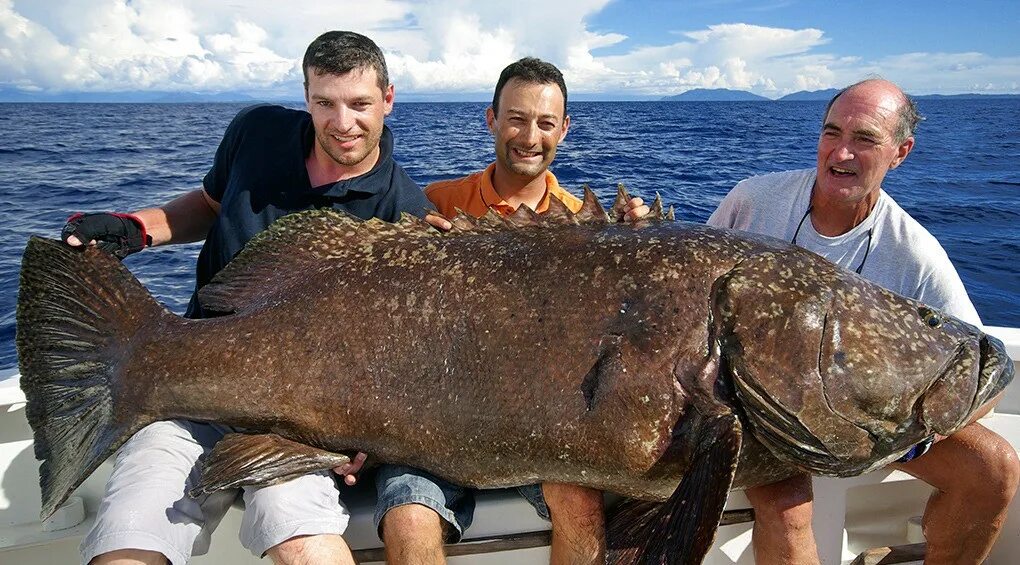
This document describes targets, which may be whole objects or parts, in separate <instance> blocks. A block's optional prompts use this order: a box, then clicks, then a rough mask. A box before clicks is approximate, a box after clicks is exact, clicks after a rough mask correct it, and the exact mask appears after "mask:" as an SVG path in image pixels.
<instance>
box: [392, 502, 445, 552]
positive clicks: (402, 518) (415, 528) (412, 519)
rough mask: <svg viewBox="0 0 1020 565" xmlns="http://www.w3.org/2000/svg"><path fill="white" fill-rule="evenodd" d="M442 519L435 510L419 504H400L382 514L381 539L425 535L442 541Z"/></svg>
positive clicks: (437, 541)
mask: <svg viewBox="0 0 1020 565" xmlns="http://www.w3.org/2000/svg"><path fill="white" fill-rule="evenodd" d="M443 523H444V522H443V520H442V518H440V517H439V514H437V513H436V511H435V510H433V509H431V508H429V507H428V506H424V505H421V504H402V505H400V506H396V507H394V508H391V509H390V510H389V511H387V512H386V514H385V515H383V518H382V522H380V527H381V529H382V534H383V540H384V541H386V542H387V543H390V542H391V541H392V540H394V539H396V538H407V537H409V536H414V537H416V538H417V537H426V538H435V539H434V541H435V542H436V543H439V544H440V545H441V544H442V542H443V537H444V535H443Z"/></svg>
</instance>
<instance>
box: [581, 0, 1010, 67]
mask: <svg viewBox="0 0 1020 565" xmlns="http://www.w3.org/2000/svg"><path fill="white" fill-rule="evenodd" d="M589 22H590V23H591V24H592V27H593V28H594V29H596V30H599V31H613V30H628V31H627V32H626V33H628V36H629V39H628V40H627V41H625V42H623V43H621V44H619V45H618V46H614V47H613V48H610V50H611V51H614V52H617V53H619V52H623V50H626V49H628V48H633V47H634V46H636V45H641V44H660V43H665V42H668V41H670V36H671V35H675V34H676V33H678V32H683V31H690V30H696V29H702V28H705V27H707V26H709V25H713V24H720V23H737V22H741V23H748V24H755V25H760V26H766V27H776V28H793V29H802V28H817V29H821V30H823V31H824V32H825V36H826V38H828V39H829V43H828V44H827V46H826V49H827V50H829V51H832V52H836V53H843V54H848V55H849V54H853V55H857V56H860V57H864V58H868V59H874V58H878V57H881V56H883V55H890V54H895V53H906V52H911V51H948V52H967V51H979V52H982V53H985V54H988V55H996V56H1013V57H1016V56H1018V55H1020V40H1018V39H1017V37H1018V36H1020V2H1017V1H1016V0H995V1H988V0H968V1H964V0H960V1H948V0H928V1H917V0H886V1H874V0H867V1H857V2H838V1H834V0H829V1H821V0H813V1H794V0H761V1H753V2H752V1H745V0H692V1H666V0H645V1H636V0H623V1H617V2H612V3H610V4H609V5H607V6H606V7H605V8H604V9H603V10H601V11H600V12H598V13H597V14H595V15H594V16H593V17H592V18H590V20H589ZM607 51H609V50H607Z"/></svg>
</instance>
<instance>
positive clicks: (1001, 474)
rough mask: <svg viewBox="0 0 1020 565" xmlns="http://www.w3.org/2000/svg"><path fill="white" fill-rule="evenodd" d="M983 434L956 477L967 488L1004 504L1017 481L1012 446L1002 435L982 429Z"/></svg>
mask: <svg viewBox="0 0 1020 565" xmlns="http://www.w3.org/2000/svg"><path fill="white" fill-rule="evenodd" d="M985 431H986V432H987V434H983V435H984V437H982V438H981V439H980V441H979V442H978V443H977V446H978V449H977V450H976V451H974V452H972V457H970V458H969V459H970V461H969V463H970V464H969V465H968V467H970V468H967V469H966V470H965V472H961V473H960V474H959V477H960V480H961V481H965V482H966V483H967V487H968V490H973V491H975V492H981V493H984V496H985V497H987V498H988V499H989V501H990V502H993V503H996V504H1002V505H1007V504H1009V501H1011V500H1012V499H1013V495H1014V494H1016V491H1017V485H1018V484H1020V460H1018V458H1017V453H1016V450H1015V449H1013V446H1012V445H1010V443H1009V442H1008V441H1006V440H1005V439H1004V438H1003V437H1002V436H1000V435H998V434H996V433H994V432H991V431H990V430H985Z"/></svg>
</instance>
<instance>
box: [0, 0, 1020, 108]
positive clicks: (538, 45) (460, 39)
mask: <svg viewBox="0 0 1020 565" xmlns="http://www.w3.org/2000/svg"><path fill="white" fill-rule="evenodd" d="M608 2H609V0H560V1H556V2H553V1H550V0H515V1H514V2H513V3H512V8H513V9H509V8H508V5H507V4H505V3H498V4H497V3H489V2H475V1H470V0H375V1H371V2H364V1H358V2H354V1H351V0H344V1H333V2H320V3H313V4H306V5H302V6H301V7H299V8H296V7H294V6H293V5H291V4H290V3H287V2H280V1H279V0H236V1H234V2H208V1H206V0H0V86H6V87H12V86H13V87H17V88H21V89H24V90H28V91H40V90H41V91H124V90H145V89H148V90H183V91H220V90H239V91H250V92H286V93H290V94H299V93H300V83H301V73H300V57H301V56H302V54H303V52H304V49H305V47H306V46H307V44H308V42H309V41H310V40H311V39H312V38H313V37H314V36H316V35H318V34H319V33H321V32H323V31H326V30H329V29H353V30H356V31H360V32H362V33H365V34H366V35H369V36H370V37H372V38H373V39H375V40H376V41H377V42H378V43H379V45H380V46H382V47H383V48H384V50H385V51H386V53H387V60H388V62H389V64H390V69H391V75H392V79H393V81H394V83H395V84H396V85H397V90H398V92H400V93H405V94H406V93H408V92H420V93H442V92H488V91H489V90H490V89H491V88H492V85H493V84H494V82H495V80H496V78H497V76H498V74H499V71H500V70H501V69H502V68H503V67H504V66H505V65H506V64H508V63H509V62H511V61H513V60H516V59H517V58H520V57H522V56H525V55H533V56H538V57H541V58H543V59H546V60H549V61H552V62H554V63H556V64H557V65H559V66H560V68H561V69H563V71H564V75H565V76H566V78H567V82H568V86H569V88H570V90H571V92H572V93H582V92H588V93H593V92H603V93H626V94H631V95H634V94H644V95H650V96H661V95H667V94H674V93H677V92H682V91H684V90H688V89H691V88H696V87H708V88H716V87H726V88H739V89H748V90H753V91H755V92H758V93H762V94H767V95H770V96H778V95H782V94H785V93H788V92H792V91H796V90H815V89H820V88H827V87H832V86H842V85H845V84H848V83H850V82H853V81H855V80H857V79H859V78H861V77H863V76H867V75H869V74H881V75H883V76H886V77H887V78H890V79H892V80H895V81H897V82H900V83H901V84H903V85H904V86H905V87H906V88H907V89H908V90H910V91H913V92H917V93H925V92H936V91H937V92H958V91H968V90H974V89H981V90H988V91H999V92H1002V91H1008V92H1017V91H1018V86H1017V80H1016V77H1017V76H1020V57H991V56H988V55H985V54H982V53H906V54H897V55H890V56H887V57H883V58H880V59H877V60H861V59H860V58H858V57H856V56H855V54H853V53H847V54H834V53H830V52H827V51H826V50H827V49H829V48H830V46H829V40H828V38H827V37H826V34H825V33H824V31H823V30H819V29H812V28H807V29H785V28H777V27H766V26H756V25H750V24H745V23H720V24H718V25H712V26H708V27H706V28H704V29H693V30H685V31H681V32H677V33H675V34H674V35H673V36H672V37H670V38H669V41H665V42H659V43H655V44H648V43H645V44H637V41H636V40H635V39H633V38H630V37H628V36H627V35H626V34H627V33H628V31H630V30H626V29H613V30H605V29H602V30H595V29H593V28H592V27H591V26H590V24H589V23H588V22H589V21H590V19H591V18H592V16H594V15H595V14H597V13H599V12H600V11H601V10H602V9H603V8H605V6H606V4H608ZM607 48H609V49H608V50H609V52H612V53H613V54H610V55H606V54H603V53H605V52H606V51H607ZM1007 79H1008V80H1007Z"/></svg>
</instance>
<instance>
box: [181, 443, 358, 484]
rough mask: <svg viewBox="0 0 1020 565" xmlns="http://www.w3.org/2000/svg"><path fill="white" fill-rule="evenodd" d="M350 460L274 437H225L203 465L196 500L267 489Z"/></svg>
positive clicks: (336, 454) (344, 456)
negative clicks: (226, 492)
mask: <svg viewBox="0 0 1020 565" xmlns="http://www.w3.org/2000/svg"><path fill="white" fill-rule="evenodd" d="M350 460H351V459H350V457H347V456H346V455H343V454H340V453H333V452H330V451H326V450H323V449H318V448H315V447H311V446H309V445H305V444H303V443H298V442H296V441H291V440H289V439H285V438H283V437H280V436H278V435H276V434H259V435H253V434H227V435H225V436H223V439H221V440H220V441H219V442H217V443H216V446H215V447H213V450H212V453H210V454H209V456H208V457H207V458H206V459H205V460H204V461H203V463H202V478H201V480H200V482H199V484H198V486H197V487H195V488H194V489H192V490H191V492H190V493H189V494H190V495H191V496H199V495H201V494H207V493H211V492H215V491H218V490H225V489H230V488H237V487H242V486H268V485H274V484H277V483H282V482H284V481H289V480H290V479H294V478H297V477H300V476H301V475H307V474H308V473H313V472H316V471H325V470H329V469H332V468H334V467H339V466H340V465H343V464H345V463H349V462H350Z"/></svg>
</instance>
